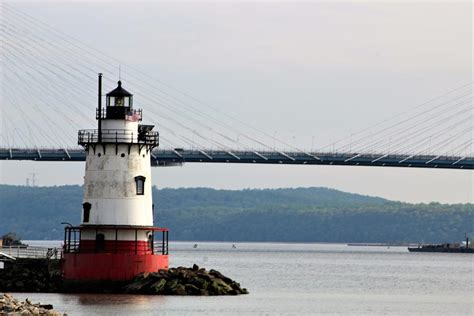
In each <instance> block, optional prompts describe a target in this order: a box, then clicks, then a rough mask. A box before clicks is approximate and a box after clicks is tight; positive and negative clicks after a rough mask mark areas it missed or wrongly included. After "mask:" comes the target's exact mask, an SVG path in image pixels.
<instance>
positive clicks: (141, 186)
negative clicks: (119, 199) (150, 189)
mask: <svg viewBox="0 0 474 316" xmlns="http://www.w3.org/2000/svg"><path fill="white" fill-rule="evenodd" d="M135 184H136V186H137V195H143V194H145V177H144V176H137V177H135Z"/></svg>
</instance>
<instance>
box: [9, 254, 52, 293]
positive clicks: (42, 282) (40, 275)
mask: <svg viewBox="0 0 474 316" xmlns="http://www.w3.org/2000/svg"><path fill="white" fill-rule="evenodd" d="M4 265H5V266H4V269H0V291H1V292H42V293H46V292H57V291H58V289H59V287H60V285H61V274H60V268H59V260H55V259H26V258H18V259H16V260H15V261H7V262H5V263H4Z"/></svg>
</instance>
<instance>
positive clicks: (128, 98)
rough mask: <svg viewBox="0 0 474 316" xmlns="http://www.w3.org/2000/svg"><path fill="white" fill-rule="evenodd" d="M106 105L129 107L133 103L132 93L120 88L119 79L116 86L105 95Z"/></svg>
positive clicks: (120, 82)
mask: <svg viewBox="0 0 474 316" xmlns="http://www.w3.org/2000/svg"><path fill="white" fill-rule="evenodd" d="M106 97H107V107H109V106H124V107H128V108H131V107H132V105H133V95H132V94H131V93H130V92H128V91H127V90H125V89H124V88H122V81H120V80H119V82H118V86H117V88H115V89H114V90H112V91H110V92H109V93H107V95H106Z"/></svg>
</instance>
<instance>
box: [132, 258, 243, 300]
mask: <svg viewBox="0 0 474 316" xmlns="http://www.w3.org/2000/svg"><path fill="white" fill-rule="evenodd" d="M125 293H129V294H151V295H153V294H155V295H156V294H158V295H204V296H206V295H239V294H248V291H247V289H245V288H241V287H240V284H239V283H237V282H235V281H233V280H232V279H230V278H228V277H226V276H224V275H223V274H222V273H220V272H219V271H216V270H212V269H211V270H209V271H206V269H204V268H199V267H198V266H197V265H194V266H193V267H192V268H185V267H178V268H170V269H168V270H159V271H158V272H152V273H142V274H140V275H138V276H137V277H136V278H135V279H134V280H133V281H132V282H131V283H130V284H129V285H127V286H126V287H125Z"/></svg>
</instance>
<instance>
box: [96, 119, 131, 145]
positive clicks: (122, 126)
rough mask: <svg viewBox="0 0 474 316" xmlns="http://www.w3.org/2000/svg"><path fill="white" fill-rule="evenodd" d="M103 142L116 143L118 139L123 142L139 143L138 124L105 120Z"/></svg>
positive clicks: (103, 122) (103, 123)
mask: <svg viewBox="0 0 474 316" xmlns="http://www.w3.org/2000/svg"><path fill="white" fill-rule="evenodd" d="M101 130H102V140H103V141H105V142H106V141H110V142H115V140H116V139H117V138H118V140H119V141H122V142H137V140H138V122H132V121H127V120H109V119H107V120H103V121H102V129H101Z"/></svg>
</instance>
